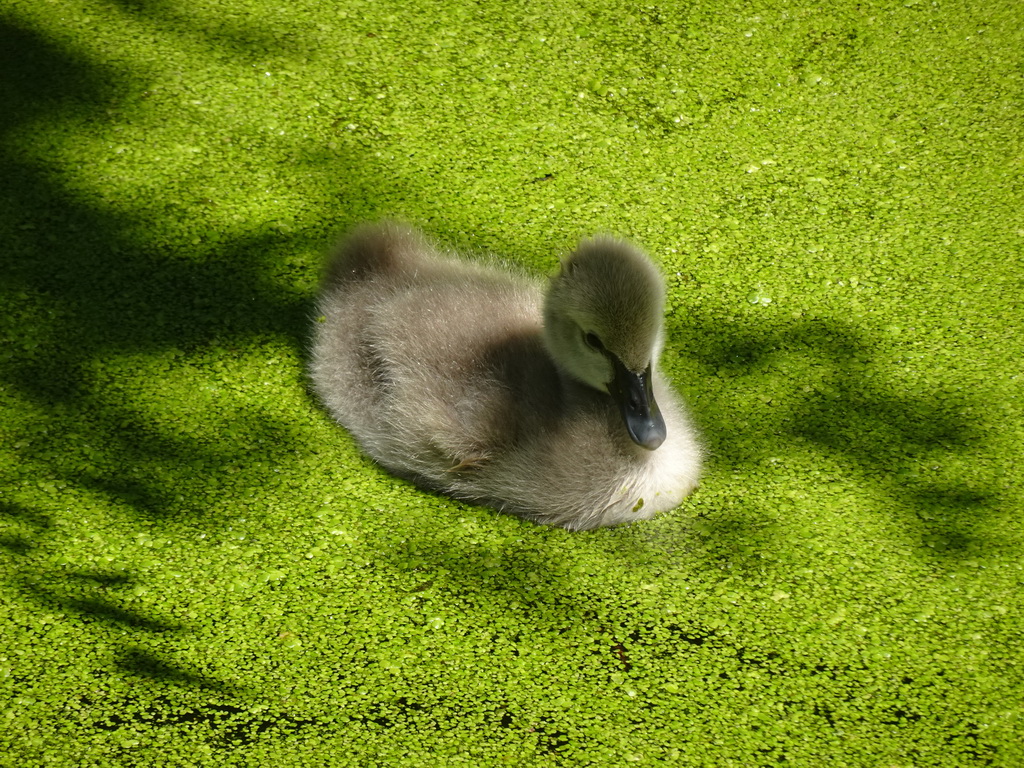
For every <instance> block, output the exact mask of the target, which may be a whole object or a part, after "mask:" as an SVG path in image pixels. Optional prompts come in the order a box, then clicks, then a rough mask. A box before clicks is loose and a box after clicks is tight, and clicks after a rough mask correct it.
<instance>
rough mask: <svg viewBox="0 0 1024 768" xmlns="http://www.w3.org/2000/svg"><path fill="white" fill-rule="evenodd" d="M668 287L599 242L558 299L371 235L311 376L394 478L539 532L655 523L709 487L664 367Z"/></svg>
mask: <svg viewBox="0 0 1024 768" xmlns="http://www.w3.org/2000/svg"><path fill="white" fill-rule="evenodd" d="M664 295H665V288H664V284H663V282H662V279H661V277H660V276H659V274H658V272H657V270H656V269H655V267H654V265H653V264H652V263H651V262H650V260H649V259H648V258H647V257H646V256H644V255H643V254H642V253H641V252H640V251H638V250H637V249H636V248H634V247H632V246H631V245H629V244H627V243H625V242H622V241H620V240H616V239H613V238H610V237H599V238H594V239H592V240H586V241H584V242H583V243H581V244H580V246H579V248H578V249H577V250H576V251H575V252H574V253H573V254H571V255H570V256H568V257H567V258H566V259H565V260H564V261H563V263H562V270H561V273H560V274H559V275H558V276H557V277H555V278H553V279H552V281H551V283H550V285H549V287H548V289H547V292H546V295H545V292H544V290H543V289H542V287H541V286H539V285H538V284H536V283H535V282H534V281H532V280H529V279H527V278H525V277H522V276H520V275H516V274H510V273H508V272H504V271H500V270H496V269H494V268H493V267H488V266H485V265H483V264H480V263H475V262H472V261H462V260H458V259H456V258H453V256H452V255H451V254H443V253H441V252H439V251H438V250H437V249H436V248H435V247H434V246H433V245H432V244H431V243H430V242H428V241H427V240H426V239H425V238H424V236H423V235H422V234H420V233H419V232H418V231H416V230H414V229H411V228H409V227H406V226H404V225H400V224H394V223H384V224H372V225H365V226H363V227H361V228H359V229H357V230H356V231H355V232H354V233H353V234H352V235H350V236H349V237H348V238H347V239H346V240H344V241H343V242H342V243H341V245H340V247H339V249H338V251H337V252H336V254H335V256H334V258H333V259H332V261H331V263H330V266H329V269H328V274H327V277H326V280H325V282H324V285H323V290H322V294H321V297H320V304H319V308H320V313H321V314H322V315H323V321H322V322H321V323H320V324H318V325H317V327H316V337H315V340H314V345H313V359H312V379H313V384H314V386H315V389H316V391H317V393H318V394H319V396H320V398H321V399H322V400H323V402H324V404H325V405H326V406H327V409H328V410H329V411H330V413H331V414H332V415H333V416H334V417H335V418H336V419H337V420H338V421H339V422H340V423H341V424H342V425H344V426H345V427H346V428H347V429H348V430H349V431H350V432H351V433H352V434H353V435H354V436H355V437H356V439H357V440H358V441H359V443H360V444H361V445H362V447H363V448H364V449H365V450H366V452H367V453H368V454H369V455H370V456H371V457H373V458H374V459H375V460H376V461H378V462H379V463H380V464H382V465H383V466H385V467H386V468H387V469H389V470H390V471H391V472H393V473H394V474H396V475H399V476H401V477H404V478H408V479H409V480H412V481H413V482H416V483H418V484H420V485H423V486H426V487H428V488H433V489H436V490H438V491H441V492H442V493H446V494H449V495H451V496H454V497H456V498H459V499H464V500H466V501H470V502H475V503H481V504H486V505H488V506H492V507H495V508H497V509H499V510H501V511H503V512H509V513H512V514H516V515H520V516H522V517H525V518H527V519H529V520H533V521H535V522H537V523H544V524H548V525H559V526H562V527H563V528H568V529H569V530H586V529H589V528H597V527H599V526H604V525H617V524H619V523H626V522H630V521H633V520H642V519H646V518H649V517H652V516H653V515H654V514H655V513H657V512H661V511H664V510H668V509H671V508H673V507H675V506H676V505H678V504H679V503H680V502H681V501H682V499H683V497H684V496H686V495H687V494H688V493H689V492H690V491H691V490H693V488H694V487H695V486H696V485H697V479H698V475H699V473H700V448H699V446H698V444H697V440H696V437H695V434H694V430H693V428H692V427H691V425H690V423H689V421H688V419H687V417H686V414H685V412H684V410H683V407H682V405H681V404H680V402H679V400H678V399H677V398H676V396H675V394H674V393H673V392H672V391H671V390H670V389H669V386H668V384H667V383H666V382H665V380H664V379H663V378H662V377H661V376H660V375H659V374H658V372H657V370H656V364H657V358H658V355H659V353H660V352H661V347H662V306H663V303H664Z"/></svg>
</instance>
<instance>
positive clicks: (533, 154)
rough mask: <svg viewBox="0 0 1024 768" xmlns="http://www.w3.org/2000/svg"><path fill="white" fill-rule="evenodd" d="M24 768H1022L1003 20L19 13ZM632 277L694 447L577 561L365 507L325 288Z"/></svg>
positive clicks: (15, 680)
mask: <svg viewBox="0 0 1024 768" xmlns="http://www.w3.org/2000/svg"><path fill="white" fill-rule="evenodd" d="M3 25H4V33H5V34H4V40H5V43H4V45H3V46H0V56H2V58H3V65H4V67H3V68H4V76H3V78H2V79H0V94H2V103H3V104H4V105H5V107H4V110H3V114H2V116H0V130H2V138H0V141H2V146H3V152H2V155H0V158H2V163H3V168H2V169H0V191H2V194H3V204H2V205H0V231H2V232H3V235H4V257H3V258H2V259H0V292H2V298H0V306H2V307H3V311H2V313H0V339H2V343H0V409H2V415H0V451H2V459H0V476H2V479H0V562H2V563H3V566H2V575H3V581H2V589H3V600H2V601H0V606H2V607H0V615H2V619H0V620H2V622H3V623H2V625H0V628H2V629H0V633H2V637H3V643H2V645H0V686H2V688H0V691H2V693H0V702H2V703H3V707H2V712H3V718H4V726H3V729H2V731H0V733H2V736H0V754H2V755H4V757H3V758H0V763H3V764H10V765H67V766H106V765H147V766H148V765H282V766H290V765H296V766H297V765H314V764H326V765H358V766H365V765H402V766H415V765H424V766H445V765H469V766H488V765H504V764H508V765H521V766H535V765H536V766H544V765H551V766H583V765H595V766H619V765H623V764H632V763H637V764H641V765H643V764H652V765H657V764H667V765H674V766H687V765H693V766H702V765H721V766H728V765H736V766H759V765H776V764H790V765H826V764H827V765H853V766H862V765H863V766H947V765H979V766H981V765H992V766H1016V765H1020V764H1022V763H1024V751H1022V747H1021V746H1020V745H1021V744H1022V743H1024V739H1022V738H1021V731H1022V724H1021V709H1022V702H1024V692H1022V680H1021V660H1022V651H1024V641H1022V639H1021V638H1022V636H1024V633H1022V629H1024V627H1022V623H1021V618H1020V612H1019V605H1020V602H1021V597H1022V594H1021V593H1022V557H1021V555H1022V552H1021V533H1022V524H1021V515H1020V510H1021V491H1020V489H1021V471H1020V469H1019V467H1018V466H1017V465H1018V463H1019V462H1018V460H1017V457H1019V456H1020V455H1021V452H1022V448H1024V445H1022V443H1024V429H1022V427H1021V424H1022V418H1021V399H1020V394H1021V382H1020V374H1019V367H1020V365H1019V360H1020V359H1021V357H1022V355H1021V352H1022V350H1021V346H1022V342H1021V332H1020V331H1021V325H1022V315H1024V310H1022V306H1021V298H1020V297H1021V293H1022V289H1024V285H1022V279H1021V274H1022V249H1024V219H1022V217H1021V211H1022V210H1024V196H1022V181H1021V179H1022V176H1021V173H1022V170H1024V149H1022V135H1024V128H1022V126H1024V120H1022V96H1024V82H1022V72H1024V68H1022V59H1024V34H1022V31H1021V25H1020V23H1019V10H1018V9H1017V8H1016V6H1015V4H1013V3H1010V2H1004V3H1000V2H993V3H987V4H985V6H984V7H983V8H982V7H978V6H976V5H974V4H969V3H963V2H948V3H947V2H943V3H930V2H914V1H912V2H907V3H903V4H891V3H880V2H866V3H865V2H857V3H854V2H846V1H845V0H844V1H843V2H840V3H838V4H837V5H834V7H831V8H829V9H828V10H824V9H822V10H817V9H815V8H812V7H803V6H797V5H792V4H789V3H776V4H769V5H763V6H753V5H745V4H742V3H729V2H726V3H697V4H694V3H674V2H673V3H662V4H659V5H656V6H636V5H633V4H627V3H618V4H616V3H614V2H607V3H595V4H591V5H580V4H578V3H564V2H555V3H547V4H544V5H543V6H537V7H535V6H532V5H530V4H525V5H518V6H508V5H506V4H498V3H488V2H482V3H469V2H458V3H454V4H451V3H447V4H441V3H431V2H413V3H409V2H404V3H394V2H374V3H357V2H340V3H332V4H322V3H315V2H308V1H307V2H298V3H291V4H287V5H281V4H274V3H264V2H246V1H245V0H231V1H226V2H200V3H188V4H184V3H181V2H177V1H176V0H152V1H148V0H147V1H139V2H127V1H122V0H117V1H115V0H95V1H94V2H82V1H81V0H67V1H66V2H60V3H55V2H38V1H37V0H32V2H29V1H28V0H9V2H8V3H6V5H5V8H4V11H3ZM382 215H401V216H403V217H405V218H408V219H410V220H412V221H415V222H417V223H420V224H422V225H424V226H425V228H426V229H427V230H428V231H430V232H431V233H433V234H435V235H437V236H440V237H441V238H443V239H446V240H448V241H450V242H454V243H457V244H460V245H463V246H467V247H471V248H477V249H488V250H493V251H496V252H499V253H501V254H504V255H506V256H507V257H508V258H510V259H511V260H513V261H516V262H519V263H521V264H523V265H524V266H525V267H527V268H529V269H532V270H535V271H538V272H549V271H551V270H552V269H553V268H554V266H555V264H556V259H557V256H558V255H559V254H560V253H562V252H564V251H565V250H566V249H567V248H568V247H570V245H571V244H572V243H573V242H574V241H575V240H576V239H577V238H578V237H579V236H580V235H582V234H589V233H591V232H594V231H598V230H605V231H612V232H615V233H618V234H622V235H626V236H629V237H631V238H633V239H634V240H636V241H637V242H638V243H640V244H642V245H643V246H644V247H646V248H647V249H648V250H649V251H650V252H651V253H652V254H653V255H654V256H655V258H656V259H657V260H658V261H659V262H660V263H661V264H662V266H663V268H664V270H665V272H666V274H667V275H668V276H669V285H670V299H669V317H668V343H667V347H666V353H665V359H664V361H663V367H664V369H665V370H666V372H667V373H668V374H669V375H670V377H671V378H672V379H673V381H674V382H675V383H676V385H677V386H678V388H679V389H680V391H681V392H683V393H684V395H685V396H686V397H687V399H688V401H689V402H690V404H691V406H692V409H693V411H694V414H695V417H696V419H697V421H698V422H699V423H700V425H701V427H702V430H703V433H704V435H705V440H706V443H707V446H708V452H709V461H708V471H707V474H706V478H705V481H704V483H703V485H702V487H701V488H700V489H699V490H698V492H697V493H696V494H695V495H694V496H693V497H692V498H691V499H690V500H688V501H687V502H686V503H685V504H684V505H683V506H682V507H681V508H680V509H679V510H677V511H675V512H673V513H671V514H667V515H664V516H662V517H660V518H658V519H656V520H653V521H651V522H649V523H644V524H641V525H636V526H633V527H629V528H624V529H616V530H605V531H599V532H595V533H591V534H585V535H572V534H568V533H566V532H564V531H558V530H547V529H542V528H538V527H535V526H532V525H530V524H527V523H523V522H520V521H518V520H514V519H510V518H506V517H502V516H499V515H496V514H494V513H492V512H490V511H488V510H484V509H478V508H474V507H470V506H465V505H460V504H456V503H454V502H451V501H449V500H446V499H441V498H437V497H434V496H432V495H429V494H426V493H423V492H421V491H419V490H416V489H414V488H412V487H411V486H409V485H407V484H405V483H402V482H400V481H397V480H394V479H392V478H390V477H389V476H387V475H386V474H384V473H383V472H381V471H380V470H378V469H377V468H375V467H374V466H373V465H372V464H371V463H370V462H368V461H367V460H366V459H364V458H363V457H361V456H360V455H359V453H358V451H357V450H356V449H355V447H354V445H353V443H352V441H351V440H350V439H349V438H348V436H347V435H345V434H344V433H343V432H342V431H341V430H339V429H338V428H337V427H336V426H334V425H333V424H331V423H330V422H329V420H328V418H327V417H326V416H325V414H324V413H323V412H322V411H321V410H320V409H319V407H318V406H317V404H316V403H315V402H314V401H313V399H312V398H311V397H310V395H309V393H308V391H307V388H306V383H305V380H304V375H303V366H304V355H305V349H306V346H307V339H308V327H309V325H310V323H311V322H312V321H313V307H312V297H313V294H314V291H315V285H316V280H317V275H318V269H319V264H320V254H321V252H322V250H323V248H324V246H325V244H326V243H327V242H328V241H329V240H330V238H331V237H333V236H334V234H335V233H336V232H338V231H339V230H341V229H344V228H345V227H347V226H350V225H351V224H353V223H355V222H357V221H361V220H364V219H368V218H374V217H378V216H382Z"/></svg>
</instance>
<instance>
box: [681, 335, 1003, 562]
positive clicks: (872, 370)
mask: <svg viewBox="0 0 1024 768" xmlns="http://www.w3.org/2000/svg"><path fill="white" fill-rule="evenodd" d="M677 341H678V346H679V348H680V349H681V350H682V351H681V352H680V354H681V355H683V356H684V357H691V358H693V359H695V360H696V362H697V367H698V370H699V371H700V374H701V376H702V378H701V380H700V381H699V382H697V383H696V384H695V385H694V386H693V389H694V390H697V391H700V390H701V389H702V388H703V390H704V391H703V393H702V396H701V398H700V408H699V409H697V415H698V419H699V420H700V421H701V423H702V427H703V432H704V435H705V438H706V440H707V441H708V446H709V449H710V453H711V464H712V466H715V465H717V466H718V467H720V468H722V469H728V468H734V469H735V468H742V467H749V466H758V465H765V464H768V465H769V466H770V465H771V464H773V463H778V462H782V461H784V460H785V459H784V458H780V457H786V456H787V454H788V455H790V456H795V455H803V456H808V455H817V456H818V457H820V459H819V461H818V463H820V464H822V465H823V466H824V465H827V464H828V463H829V462H831V463H832V464H831V465H832V466H834V465H835V463H838V464H839V465H840V466H841V467H845V468H846V470H847V471H845V472H843V473H842V474H838V473H835V472H834V471H833V473H832V475H831V476H828V471H827V470H825V471H824V472H823V473H822V476H821V477H820V478H818V479H816V482H817V483H834V484H836V485H837V486H841V487H842V486H845V487H847V488H849V487H852V486H855V485H857V484H861V485H863V484H867V485H869V486H873V487H875V488H878V489H880V490H882V491H884V492H885V494H887V495H888V496H889V497H890V498H891V499H892V503H891V504H890V505H887V507H886V510H885V512H884V514H892V515H896V516H897V517H898V518H899V521H900V523H901V524H902V525H903V526H904V527H906V528H907V529H908V530H909V531H911V532H913V533H915V535H917V536H918V537H919V539H920V541H921V543H922V544H923V545H924V546H925V549H926V550H927V551H929V552H931V553H932V554H934V555H935V556H936V557H939V558H957V557H960V556H967V555H969V554H978V552H979V551H983V550H984V549H985V548H989V547H993V546H996V545H997V542H994V541H990V540H987V539H986V538H984V536H983V535H978V534H975V533H974V531H975V530H976V529H984V527H985V526H984V516H985V514H986V512H989V511H992V510H994V508H995V507H996V505H997V504H998V501H999V491H998V489H995V488H993V487H989V485H988V484H986V479H985V473H983V472H977V471H970V472H968V471H967V467H966V466H965V465H969V466H972V467H973V466H974V465H973V464H970V462H971V461H972V460H973V459H976V458H977V456H978V452H979V451H980V450H983V449H984V445H985V442H984V437H983V428H982V425H981V424H980V423H979V421H978V419H977V418H976V417H974V416H971V417H969V416H968V415H967V414H969V413H970V412H971V411H972V410H974V408H973V406H974V402H973V401H972V399H971V397H970V396H969V395H968V394H965V393H963V392H961V391H960V390H959V388H956V387H943V386H942V385H941V384H939V383H935V382H934V381H928V380H926V381H924V382H921V381H911V382H909V383H907V382H902V383H901V382H899V381H897V380H896V378H895V377H894V374H893V370H892V369H891V368H890V367H889V366H887V365H886V364H885V362H884V360H883V359H882V358H884V357H885V355H884V344H883V342H882V341H880V340H877V339H871V338H870V337H869V335H868V334H867V332H866V331H864V330H862V329H858V328H854V327H852V326H851V325H849V324H847V323H844V322H841V321H836V320H831V319H826V320H818V321H812V322H807V321H799V322H793V323H790V324H782V325H770V324H768V323H766V322H761V321H756V320H749V321H739V322H733V323H730V324H728V325H718V326H714V327H708V326H701V325H698V324H685V325H684V327H683V328H681V329H680V330H679V333H678V337H677ZM794 452H795V453H794ZM805 463H806V461H805ZM712 471H713V470H712ZM768 471H770V470H768Z"/></svg>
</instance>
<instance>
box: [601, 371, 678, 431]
mask: <svg viewBox="0 0 1024 768" xmlns="http://www.w3.org/2000/svg"><path fill="white" fill-rule="evenodd" d="M609 358H611V361H612V365H613V366H614V368H615V378H613V379H612V380H611V381H610V382H608V391H609V392H610V393H611V395H612V397H614V398H615V400H616V402H618V404H619V410H621V411H622V420H623V421H625V422H626V431H627V432H629V436H630V438H631V439H632V440H633V442H634V443H636V444H637V445H639V446H641V447H643V448H646V449H647V450H649V451H653V450H654V449H655V448H657V447H658V446H659V445H661V444H662V443H663V442H665V435H666V434H667V430H666V429H665V420H664V419H663V418H662V417H661V411H660V410H659V409H658V404H657V403H656V402H655V401H654V390H653V389H652V386H651V366H649V365H648V366H647V370H645V371H644V372H643V373H633V371H631V370H629V369H628V368H626V366H624V365H623V364H622V363H621V362H620V361H619V359H618V358H617V357H615V356H614V355H609Z"/></svg>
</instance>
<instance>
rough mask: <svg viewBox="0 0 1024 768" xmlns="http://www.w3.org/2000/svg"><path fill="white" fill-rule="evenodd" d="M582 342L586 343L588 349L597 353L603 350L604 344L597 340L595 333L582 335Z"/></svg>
mask: <svg viewBox="0 0 1024 768" xmlns="http://www.w3.org/2000/svg"><path fill="white" fill-rule="evenodd" d="M583 340H584V341H585V342H587V346H588V347H590V348H591V349H594V350H597V351H598V352H600V351H602V350H603V349H604V344H602V343H601V340H600V339H599V338H597V334H596V333H593V332H591V333H587V334H584V336H583Z"/></svg>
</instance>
